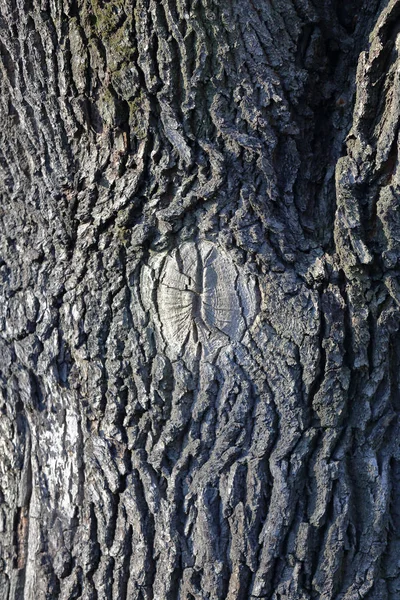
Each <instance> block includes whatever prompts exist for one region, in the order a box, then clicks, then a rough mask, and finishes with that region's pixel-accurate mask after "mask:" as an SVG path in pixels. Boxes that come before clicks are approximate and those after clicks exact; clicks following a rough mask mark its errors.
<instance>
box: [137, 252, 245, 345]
mask: <svg viewBox="0 0 400 600" xmlns="http://www.w3.org/2000/svg"><path fill="white" fill-rule="evenodd" d="M157 262H158V265H157V264H156V263H157ZM145 269H146V270H147V272H145V273H144V276H143V277H142V290H143V292H142V293H143V295H144V296H147V297H148V302H150V296H149V289H150V288H151V287H153V289H154V288H155V291H156V293H155V295H154V294H153V298H155V299H156V304H157V313H158V319H159V321H158V329H159V333H160V335H161V336H162V337H163V339H164V341H165V342H166V344H167V345H168V348H169V350H170V352H172V354H174V355H181V354H183V353H184V352H186V351H189V352H190V351H193V352H195V351H197V350H198V348H199V344H200V345H201V348H202V349H203V351H204V353H205V355H207V354H212V353H213V352H214V351H216V350H218V349H220V348H222V347H223V346H226V345H228V344H230V343H231V342H232V341H240V340H241V338H242V337H243V335H244V333H245V331H246V329H247V327H249V325H251V324H252V322H253V321H254V318H255V316H256V312H257V293H256V283H255V281H254V279H253V278H251V277H249V276H248V275H246V274H245V273H242V272H239V271H238V269H237V267H236V266H235V264H234V262H233V261H232V259H231V258H230V257H229V255H228V254H227V253H226V252H224V251H223V250H221V249H220V248H218V247H217V246H216V245H215V244H213V243H212V242H209V241H200V242H199V243H195V242H186V243H184V244H182V245H181V246H180V247H179V248H177V249H176V250H174V251H173V252H172V253H170V254H168V255H167V256H165V255H164V257H163V259H162V260H161V261H160V259H158V260H157V259H155V260H154V261H153V264H150V267H145ZM149 283H150V286H149ZM145 303H146V301H145Z"/></svg>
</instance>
